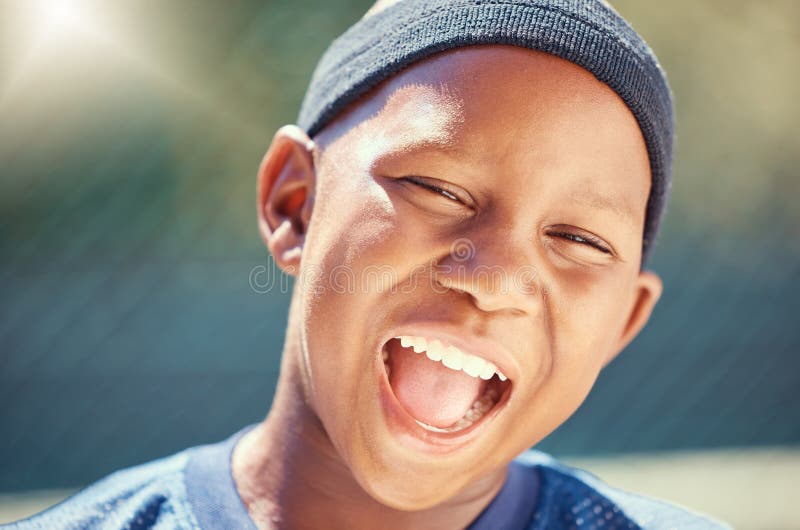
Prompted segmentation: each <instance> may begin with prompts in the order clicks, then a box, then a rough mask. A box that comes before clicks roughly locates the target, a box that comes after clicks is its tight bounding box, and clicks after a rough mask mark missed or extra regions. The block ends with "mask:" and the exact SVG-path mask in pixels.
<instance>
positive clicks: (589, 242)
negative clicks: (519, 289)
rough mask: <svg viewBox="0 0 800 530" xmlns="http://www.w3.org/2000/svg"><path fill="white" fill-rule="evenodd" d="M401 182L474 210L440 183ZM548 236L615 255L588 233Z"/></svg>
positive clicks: (414, 178) (410, 179)
mask: <svg viewBox="0 0 800 530" xmlns="http://www.w3.org/2000/svg"><path fill="white" fill-rule="evenodd" d="M400 180H403V181H406V182H410V183H411V184H414V185H415V186H419V187H420V188H423V189H425V190H427V191H429V192H431V193H435V194H437V195H439V196H441V197H444V198H445V199H448V200H450V201H453V202H455V203H457V204H459V205H462V206H465V207H468V208H472V206H471V205H470V204H469V203H468V202H467V201H465V200H463V199H462V198H461V197H459V196H458V195H457V194H456V193H454V192H453V191H451V190H449V189H447V188H446V187H445V186H442V185H440V184H438V181H435V182H434V181H431V179H428V178H423V177H418V176H407V177H401V178H400ZM548 235H550V236H553V237H558V238H561V239H564V240H566V241H570V242H573V243H577V244H579V245H583V246H585V247H588V248H592V249H595V250H597V251H599V252H602V253H603V254H608V255H613V254H614V251H612V250H611V249H610V248H609V247H608V245H607V244H606V243H604V242H603V241H602V240H601V239H600V238H598V237H595V236H593V235H590V234H587V233H580V234H576V233H574V232H570V231H566V230H551V231H550V232H548Z"/></svg>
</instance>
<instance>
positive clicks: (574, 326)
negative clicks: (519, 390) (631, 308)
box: [549, 271, 631, 392]
mask: <svg viewBox="0 0 800 530" xmlns="http://www.w3.org/2000/svg"><path fill="white" fill-rule="evenodd" d="M621 272H622V271H608V273H606V272H602V273H590V274H586V273H575V274H570V275H568V276H565V277H564V278H563V279H562V280H561V281H560V282H559V283H557V284H556V285H555V286H554V287H553V292H551V296H550V297H549V298H550V299H551V300H552V305H551V306H550V307H549V310H550V314H551V315H552V317H551V323H550V326H551V330H552V331H551V332H552V336H553V338H554V344H553V346H554V372H555V373H557V374H559V375H561V374H564V373H566V374H567V375H568V376H569V378H570V380H571V381H574V382H575V383H576V384H579V385H581V386H584V387H588V388H586V391H587V392H588V390H589V388H590V387H591V385H592V384H593V383H594V380H595V379H596V377H597V374H598V373H599V371H600V369H601V368H602V367H603V365H604V363H605V360H606V359H607V358H608V356H609V355H610V354H611V353H613V352H614V351H615V348H616V345H617V341H618V340H619V338H620V336H621V335H622V331H623V328H624V324H625V322H626V320H627V314H626V311H627V307H628V298H629V293H630V292H631V282H630V281H629V280H628V279H627V275H625V274H622V273H621Z"/></svg>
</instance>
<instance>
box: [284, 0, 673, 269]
mask: <svg viewBox="0 0 800 530" xmlns="http://www.w3.org/2000/svg"><path fill="white" fill-rule="evenodd" d="M478 44H507V45H513V46H520V47H523V48H528V49H532V50H539V51H542V52H546V53H549V54H552V55H555V56H557V57H561V58H562V59H565V60H567V61H570V62H573V63H575V64H577V65H579V66H581V67H583V68H584V69H586V70H588V71H589V72H591V73H592V74H594V76H595V77H596V78H597V79H598V80H600V81H602V82H604V83H606V84H607V85H608V86H609V87H610V88H611V89H613V90H614V91H615V92H616V93H617V94H618V95H619V96H620V98H622V100H623V101H624V102H625V104H626V105H627V106H628V108H629V109H630V110H631V112H632V113H633V115H634V117H635V118H636V121H637V122H638V124H639V127H640V129H641V131H642V134H643V136H644V139H645V144H646V146H647V154H648V156H649V159H650V170H651V178H652V185H651V190H650V197H649V198H648V202H647V210H646V218H645V226H644V234H643V239H642V267H644V263H645V261H646V260H647V257H648V254H649V251H650V250H651V249H652V246H653V241H654V239H655V235H656V233H657V231H658V226H659V224H660V221H661V217H662V214H663V211H664V207H665V204H666V199H667V194H668V191H669V187H670V178H671V169H672V145H673V130H674V117H673V107H672V95H671V91H670V88H669V84H668V82H667V78H666V75H665V73H664V71H663V69H662V68H661V66H660V65H659V63H658V59H657V58H656V56H655V54H654V53H653V51H652V50H651V49H650V47H649V46H648V45H647V43H646V42H645V41H644V40H643V39H642V38H641V37H640V36H639V35H638V34H637V33H636V31H635V30H634V29H633V28H632V27H631V26H630V25H629V24H628V23H627V22H626V21H625V20H624V19H623V18H622V17H621V16H620V15H619V14H618V13H617V12H616V11H615V10H614V9H613V8H612V7H611V6H610V5H609V4H608V3H607V2H605V1H603V0H527V1H525V0H401V1H399V2H397V3H396V4H392V5H390V6H389V7H387V8H385V9H383V10H382V11H379V12H377V13H375V14H373V15H370V16H366V17H364V18H362V19H361V20H359V21H358V22H356V23H355V24H354V25H353V26H352V27H350V29H348V30H347V31H346V32H345V33H344V34H342V35H341V36H340V37H338V38H337V39H336V40H334V41H333V43H331V45H330V46H329V47H328V49H327V50H326V52H325V53H324V54H323V56H322V58H321V59H320V62H319V64H318V65H317V67H316V69H315V71H314V74H313V76H312V78H311V83H310V85H309V87H308V90H307V91H306V94H305V98H304V100H303V104H302V107H301V109H300V115H299V117H298V126H299V127H301V128H302V129H304V130H305V131H306V132H307V133H308V135H309V136H312V137H313V136H314V135H315V134H317V133H318V132H319V131H320V130H322V129H323V128H324V127H325V125H327V124H328V123H329V122H331V121H332V120H333V119H334V118H335V117H336V116H337V115H338V114H339V113H340V112H341V111H342V110H344V108H345V107H346V106H347V105H348V104H350V103H352V102H354V101H355V100H357V99H358V98H359V97H361V96H363V95H364V94H366V93H367V92H369V91H370V90H371V89H372V88H374V87H375V86H376V85H378V84H379V83H381V82H382V81H384V80H386V79H387V78H389V77H391V76H393V75H395V74H397V73H398V72H400V71H401V70H403V69H404V68H406V67H408V66H410V65H411V64H413V63H415V62H417V61H420V60H422V59H425V58H427V57H429V56H431V55H433V54H435V53H438V52H442V51H445V50H449V49H453V48H459V47H463V46H471V45H478Z"/></svg>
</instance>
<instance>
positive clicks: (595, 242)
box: [551, 231, 613, 254]
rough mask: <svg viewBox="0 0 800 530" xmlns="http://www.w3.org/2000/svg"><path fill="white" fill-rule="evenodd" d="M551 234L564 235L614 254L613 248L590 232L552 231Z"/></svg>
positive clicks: (566, 237)
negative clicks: (589, 233)
mask: <svg viewBox="0 0 800 530" xmlns="http://www.w3.org/2000/svg"><path fill="white" fill-rule="evenodd" d="M551 235H554V236H557V237H562V238H564V239H568V240H570V241H574V242H576V243H580V244H582V245H586V246H588V247H592V248H596V249H597V250H599V251H600V252H603V253H605V254H613V252H612V251H611V249H609V248H608V247H607V246H606V245H605V244H603V242H602V241H600V239H598V238H596V237H594V236H590V235H588V234H586V235H585V234H575V233H572V232H562V231H558V232H552V233H551Z"/></svg>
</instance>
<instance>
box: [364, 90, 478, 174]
mask: <svg viewBox="0 0 800 530" xmlns="http://www.w3.org/2000/svg"><path fill="white" fill-rule="evenodd" d="M463 121H464V103H463V101H462V100H461V99H460V98H459V97H457V96H456V95H454V94H453V93H452V92H451V91H450V90H449V89H448V88H447V87H446V86H444V85H438V86H435V85H432V84H417V83H414V84H406V85H403V86H401V87H399V88H397V89H395V90H392V92H391V94H390V95H389V96H388V97H387V99H386V103H385V104H384V105H383V107H382V108H381V110H380V111H379V112H378V113H377V114H376V115H375V116H374V117H373V118H370V119H369V120H367V121H366V122H364V123H362V124H361V126H359V128H360V129H361V130H362V131H363V133H364V134H362V135H361V137H360V138H359V141H358V148H357V156H358V159H359V162H360V163H361V164H363V165H369V164H371V163H372V162H373V161H374V160H376V159H377V158H378V157H379V156H380V155H381V154H383V153H389V152H391V153H394V154H398V155H402V154H405V153H408V152H410V151H413V150H415V149H419V148H423V147H432V148H437V149H441V150H448V149H452V148H453V145H454V138H455V135H456V130H457V126H458V125H459V124H461V123H463Z"/></svg>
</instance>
